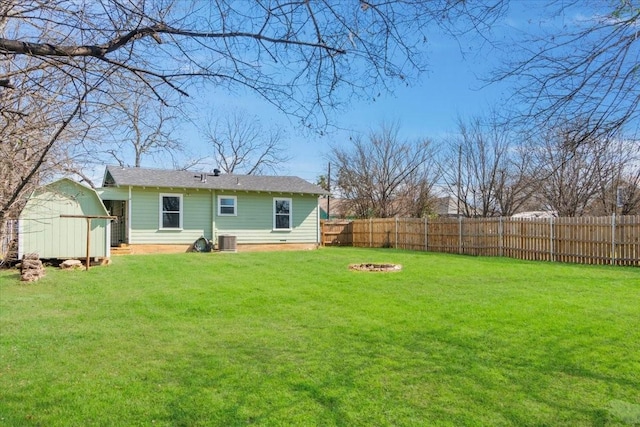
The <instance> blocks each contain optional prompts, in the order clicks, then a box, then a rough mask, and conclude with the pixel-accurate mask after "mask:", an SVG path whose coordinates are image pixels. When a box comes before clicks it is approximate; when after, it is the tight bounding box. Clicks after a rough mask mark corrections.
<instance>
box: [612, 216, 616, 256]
mask: <svg viewBox="0 0 640 427" xmlns="http://www.w3.org/2000/svg"><path fill="white" fill-rule="evenodd" d="M611 265H616V213H615V212H614V213H613V215H611Z"/></svg>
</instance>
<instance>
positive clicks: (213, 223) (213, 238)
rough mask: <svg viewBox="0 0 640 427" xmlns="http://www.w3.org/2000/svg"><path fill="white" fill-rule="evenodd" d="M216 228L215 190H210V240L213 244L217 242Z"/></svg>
mask: <svg viewBox="0 0 640 427" xmlns="http://www.w3.org/2000/svg"><path fill="white" fill-rule="evenodd" d="M217 234H218V233H217V230H216V191H215V190H211V241H212V242H213V244H214V245H216V244H217V243H218V237H217Z"/></svg>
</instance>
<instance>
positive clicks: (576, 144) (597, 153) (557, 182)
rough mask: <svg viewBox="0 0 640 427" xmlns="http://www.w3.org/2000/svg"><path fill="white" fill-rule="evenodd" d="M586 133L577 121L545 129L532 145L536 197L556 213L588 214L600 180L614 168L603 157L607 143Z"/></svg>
mask: <svg viewBox="0 0 640 427" xmlns="http://www.w3.org/2000/svg"><path fill="white" fill-rule="evenodd" d="M580 128H583V132H582V133H579V132H578V130H577V129H580ZM565 129H566V130H565ZM590 133H591V131H590V130H589V129H588V128H584V125H583V124H582V123H580V122H579V121H578V122H574V123H567V124H566V128H564V129H553V130H551V131H549V132H548V133H547V135H546V137H545V138H544V140H543V141H542V142H541V143H540V144H539V145H538V146H536V147H535V148H534V157H535V166H536V167H535V169H536V171H537V176H538V178H539V180H540V185H539V187H538V188H539V192H538V197H539V198H540V200H541V202H542V203H543V204H544V205H545V207H546V208H547V209H550V210H553V211H555V212H556V213H557V215H558V216H568V217H573V216H583V215H585V214H588V213H589V209H590V207H591V206H592V205H593V203H594V201H595V200H596V198H597V196H598V194H599V192H600V191H601V187H602V185H603V182H608V181H610V180H611V177H612V172H613V171H614V168H613V167H612V164H611V163H610V159H611V158H608V157H607V156H606V153H607V148H608V146H609V145H610V144H611V142H610V141H609V140H603V139H600V138H588V137H586V136H585V134H590Z"/></svg>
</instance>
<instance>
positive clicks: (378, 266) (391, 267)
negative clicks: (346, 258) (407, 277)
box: [349, 262, 402, 272]
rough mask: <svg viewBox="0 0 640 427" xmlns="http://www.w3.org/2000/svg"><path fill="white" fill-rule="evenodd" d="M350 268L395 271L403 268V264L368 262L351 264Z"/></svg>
mask: <svg viewBox="0 0 640 427" xmlns="http://www.w3.org/2000/svg"><path fill="white" fill-rule="evenodd" d="M349 270H357V271H372V272H394V271H400V270H402V266H401V265H400V264H389V263H383V262H366V263H362V264H349Z"/></svg>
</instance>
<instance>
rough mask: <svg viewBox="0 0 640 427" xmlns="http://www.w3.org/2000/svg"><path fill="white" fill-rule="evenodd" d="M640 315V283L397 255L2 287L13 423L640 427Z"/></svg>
mask: <svg viewBox="0 0 640 427" xmlns="http://www.w3.org/2000/svg"><path fill="white" fill-rule="evenodd" d="M364 262H393V263H400V264H402V265H403V270H402V271H401V272H399V273H366V272H354V271H349V270H348V269H347V266H348V264H349V263H364ZM639 319H640V269H635V268H614V267H588V266H576V265H564V264H552V263H534V262H523V261H516V260H510V259H499V258H471V257H461V256H448V255H443V254H429V253H413V252H403V251H395V250H388V249H387V250H375V249H374V250H369V249H351V248H327V249H322V250H319V251H307V252H274V253H238V254H180V255H158V256H127V257H119V258H115V259H114V262H113V264H112V265H111V266H109V267H99V268H94V269H92V270H91V271H89V272H84V271H75V272H69V271H60V270H54V269H50V270H48V272H47V276H46V277H45V278H44V279H42V280H40V281H39V282H36V283H35V284H26V285H25V284H20V282H18V276H17V274H16V272H15V271H1V272H0V390H1V391H0V425H12V426H21V425H47V426H56V425H82V426H89V425H99V426H118V425H123V426H124V425H126V426H129V425H154V426H155V425H160V426H198V425H203V426H204V425H207V426H208V425H224V426H240V425H275V426H278V425H282V426H285V425H310V426H311V425H327V426H332V425H338V426H353V425H355V426H357V425H362V426H365V425H366V426H368V425H380V426H384V425H396V426H397V425H451V426H460V425H518V426H526V425H532V426H533V425H536V426H539V425H554V426H557V425H571V426H574V425H640V394H639V392H638V390H640V328H639V325H638V320H639Z"/></svg>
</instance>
